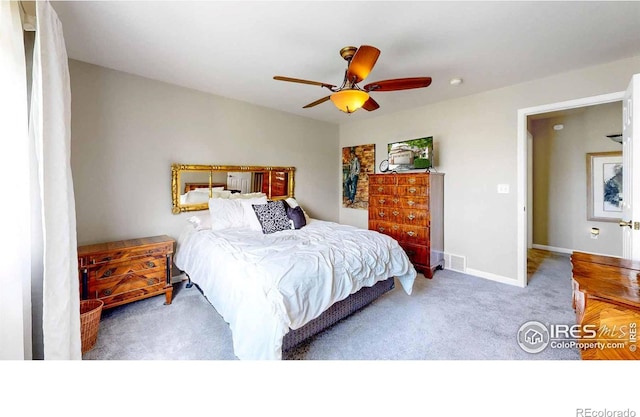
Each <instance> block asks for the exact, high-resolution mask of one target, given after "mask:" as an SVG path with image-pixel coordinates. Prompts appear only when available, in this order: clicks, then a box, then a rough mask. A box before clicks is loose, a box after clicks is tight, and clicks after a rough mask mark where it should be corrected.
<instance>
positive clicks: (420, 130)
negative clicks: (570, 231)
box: [336, 57, 640, 282]
mask: <svg viewBox="0 0 640 417" xmlns="http://www.w3.org/2000/svg"><path fill="white" fill-rule="evenodd" d="M639 72H640V57H635V58H632V59H627V60H622V61H617V62H613V63H610V64H606V65H600V66H596V67H590V68H586V69H583V70H580V71H574V72H569V73H564V74H559V75H555V76H552V77H548V78H544V79H540V80H536V81H532V82H528V83H523V84H518V85H514V86H510V87H506V88H502V89H497V90H492V91H489V92H485V93H482V94H476V95H472V96H467V97H463V98H460V99H456V100H450V101H445V102H439V103H435V104H433V105H429V106H424V107H418V108H415V109H411V110H408V111H404V112H400V113H395V114H387V115H381V116H380V117H377V118H374V119H370V120H355V121H350V122H345V123H344V124H341V125H340V146H341V147H344V146H352V145H357V144H366V143H375V144H376V161H377V163H380V161H382V160H383V159H385V151H384V149H385V147H386V145H387V143H389V142H391V141H392V140H397V139H405V138H406V139H409V138H415V137H420V136H428V135H433V136H434V142H435V143H434V146H435V148H436V153H437V159H436V164H437V165H436V168H437V169H438V171H440V172H443V173H445V191H444V194H445V204H444V210H445V218H444V224H445V227H444V236H445V251H446V252H447V253H452V254H456V255H462V256H466V259H467V268H468V270H469V272H471V273H475V274H476V275H483V276H490V277H495V278H496V279H504V280H513V281H514V282H515V280H516V277H517V245H518V238H517V213H518V211H519V209H518V207H517V191H518V190H517V183H516V176H517V155H516V149H517V112H518V109H521V108H528V107H534V106H540V105H545V104H550V103H556V102H561V101H566V100H572V99H577V98H583V97H590V96H596V95H600V94H607V93H612V92H617V91H622V90H624V89H625V88H626V87H627V84H628V82H629V80H630V77H631V76H632V75H633V74H634V73H639ZM470 76H472V74H470ZM434 82H446V81H439V80H434ZM463 86H464V84H463V85H462V86H461V88H464V87H463ZM451 88H455V87H451ZM388 94H393V93H388ZM399 94H400V93H399ZM424 94H429V90H428V89H426V90H424ZM378 99H379V102H380V105H381V108H382V109H384V95H383V94H380V95H378V96H376V100H378ZM337 181H338V175H336V182H337ZM498 184H508V185H509V186H510V193H509V194H498V193H497V185H498ZM340 221H341V222H343V223H348V224H353V225H355V226H359V227H367V212H366V211H364V210H355V209H347V208H340Z"/></svg>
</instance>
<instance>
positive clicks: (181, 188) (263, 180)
mask: <svg viewBox="0 0 640 417" xmlns="http://www.w3.org/2000/svg"><path fill="white" fill-rule="evenodd" d="M294 172H295V168H294V167H269V166H236V165H185V164H172V165H171V198H172V201H173V208H172V210H171V211H172V212H173V214H178V213H182V212H185V211H196V210H207V209H208V208H209V198H211V197H215V196H216V195H219V196H223V195H228V194H230V193H243V194H247V193H254V192H262V193H264V194H266V196H267V198H268V199H270V200H282V199H285V198H289V197H293V187H294V178H293V177H294Z"/></svg>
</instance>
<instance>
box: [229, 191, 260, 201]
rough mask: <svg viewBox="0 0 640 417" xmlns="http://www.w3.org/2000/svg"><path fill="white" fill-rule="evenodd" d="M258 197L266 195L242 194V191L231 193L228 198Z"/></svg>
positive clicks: (258, 193)
mask: <svg viewBox="0 0 640 417" xmlns="http://www.w3.org/2000/svg"><path fill="white" fill-rule="evenodd" d="M259 197H265V198H266V197H267V195H266V194H265V193H260V192H257V193H246V194H242V193H233V194H231V196H230V197H229V198H231V199H234V200H235V199H241V200H243V199H250V198H259Z"/></svg>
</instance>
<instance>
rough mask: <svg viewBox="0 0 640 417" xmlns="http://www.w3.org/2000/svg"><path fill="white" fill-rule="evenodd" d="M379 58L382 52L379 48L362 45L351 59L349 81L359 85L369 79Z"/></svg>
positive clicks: (348, 72) (348, 73)
mask: <svg viewBox="0 0 640 417" xmlns="http://www.w3.org/2000/svg"><path fill="white" fill-rule="evenodd" d="M378 56H380V50H379V49H378V48H375V47H373V46H369V45H362V46H361V47H360V48H358V50H357V51H356V53H355V55H354V56H353V58H351V62H350V63H349V68H347V79H348V80H349V81H353V82H355V83H359V82H360V81H362V80H364V79H365V78H367V76H368V75H369V73H370V72H371V69H372V68H373V66H374V65H375V64H376V61H377V60H378Z"/></svg>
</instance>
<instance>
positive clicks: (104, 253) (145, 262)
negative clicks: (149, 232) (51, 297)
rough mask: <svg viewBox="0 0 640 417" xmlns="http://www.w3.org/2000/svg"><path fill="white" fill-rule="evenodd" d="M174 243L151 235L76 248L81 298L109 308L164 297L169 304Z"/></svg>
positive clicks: (170, 239) (163, 237)
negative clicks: (101, 303) (95, 300)
mask: <svg viewBox="0 0 640 417" xmlns="http://www.w3.org/2000/svg"><path fill="white" fill-rule="evenodd" d="M174 243H175V241H174V240H173V239H172V238H170V237H169V236H152V237H145V238H140V239H130V240H119V241H116V242H107V243H99V244H95V245H87V246H80V247H78V270H79V279H80V294H81V297H82V299H83V300H86V299H94V298H97V299H100V300H102V301H103V302H104V307H103V308H110V307H115V306H119V305H122V304H126V303H130V302H132V301H137V300H141V299H143V298H148V297H153V296H156V295H160V294H164V295H165V300H166V302H165V304H171V298H172V295H173V286H172V285H171V266H172V257H173V246H174Z"/></svg>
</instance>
